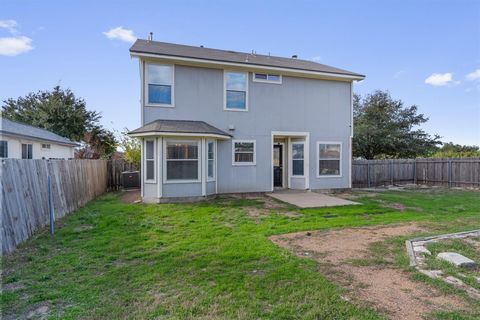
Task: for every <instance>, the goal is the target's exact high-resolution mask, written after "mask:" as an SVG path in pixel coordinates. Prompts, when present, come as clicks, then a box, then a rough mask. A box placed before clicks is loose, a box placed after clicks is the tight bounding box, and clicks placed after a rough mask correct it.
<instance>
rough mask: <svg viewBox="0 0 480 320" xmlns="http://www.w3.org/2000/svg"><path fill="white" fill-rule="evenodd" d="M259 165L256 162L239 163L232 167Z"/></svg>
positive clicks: (233, 164)
mask: <svg viewBox="0 0 480 320" xmlns="http://www.w3.org/2000/svg"><path fill="white" fill-rule="evenodd" d="M256 165H257V164H256V163H255V162H253V163H249V162H247V163H238V162H234V163H232V166H235V167H243V166H256Z"/></svg>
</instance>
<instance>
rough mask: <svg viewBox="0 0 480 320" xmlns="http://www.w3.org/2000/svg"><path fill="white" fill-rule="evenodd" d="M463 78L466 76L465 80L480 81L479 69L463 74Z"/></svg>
mask: <svg viewBox="0 0 480 320" xmlns="http://www.w3.org/2000/svg"><path fill="white" fill-rule="evenodd" d="M465 78H467V80H470V81H475V80H478V81H480V69H477V70H475V71H473V72H470V73H469V74H467V75H466V76H465Z"/></svg>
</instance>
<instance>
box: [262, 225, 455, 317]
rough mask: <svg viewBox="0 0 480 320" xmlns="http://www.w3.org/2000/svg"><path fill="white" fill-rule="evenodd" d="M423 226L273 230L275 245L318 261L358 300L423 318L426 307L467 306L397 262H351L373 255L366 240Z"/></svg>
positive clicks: (399, 314)
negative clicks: (414, 277)
mask: <svg viewBox="0 0 480 320" xmlns="http://www.w3.org/2000/svg"><path fill="white" fill-rule="evenodd" d="M418 231H421V229H420V228H419V227H418V226H417V225H415V224H403V225H396V226H383V227H369V228H355V229H342V230H333V231H309V232H298V233H292V234H285V235H277V236H272V237H271V238H270V239H271V240H272V241H273V242H274V243H276V244H277V245H279V246H281V247H283V248H286V249H289V250H291V251H293V252H294V253H295V254H297V255H299V256H302V257H305V256H309V257H312V258H314V259H315V260H317V261H318V262H319V265H320V271H321V272H322V273H324V274H325V275H326V276H327V277H328V278H330V279H331V280H333V281H335V282H337V283H339V284H340V285H342V286H344V287H345V288H347V289H348V290H349V298H350V299H352V300H354V301H356V302H357V303H360V304H361V303H362V302H363V303H365V302H367V303H368V304H371V305H373V307H374V308H375V309H377V310H378V311H380V312H382V313H385V314H386V315H387V316H388V317H389V318H390V319H422V316H424V315H425V314H427V313H430V312H435V311H440V310H450V311H451V310H454V309H461V308H463V307H464V304H463V302H462V301H460V300H459V299H458V298H456V297H454V296H446V295H443V294H442V293H440V292H439V291H437V290H435V289H434V288H432V287H429V286H427V285H426V284H424V283H422V282H418V281H413V280H411V279H410V277H409V273H408V272H406V271H403V270H401V269H398V268H395V267H394V266H393V265H381V266H380V265H366V266H358V265H354V264H352V260H354V259H366V258H369V255H370V253H369V250H368V246H369V245H370V244H373V243H374V242H378V241H382V240H385V239H387V238H389V237H394V236H401V235H408V234H412V233H414V232H418Z"/></svg>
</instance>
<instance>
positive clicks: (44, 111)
mask: <svg viewBox="0 0 480 320" xmlns="http://www.w3.org/2000/svg"><path fill="white" fill-rule="evenodd" d="M1 113H2V117H5V118H8V119H11V120H13V121H18V122H22V123H26V124H30V125H32V126H35V127H39V128H44V129H46V130H49V131H51V132H54V133H56V134H58V135H60V136H62V137H66V138H69V139H70V140H73V141H81V142H83V147H82V148H81V149H80V150H79V153H78V154H79V156H80V157H86V158H94V159H98V158H110V157H111V155H112V154H113V152H115V149H116V143H117V142H116V140H115V136H114V134H113V133H112V132H110V131H109V130H107V129H105V128H103V127H102V126H101V125H100V124H99V120H100V117H101V116H100V114H99V113H98V112H96V111H89V110H87V107H86V102H85V100H84V99H82V98H77V97H76V96H75V94H74V93H73V92H72V91H71V90H70V89H62V88H61V87H60V86H56V87H54V88H53V90H51V91H38V92H36V93H33V92H32V93H29V94H27V95H26V96H25V97H19V98H17V99H13V98H10V99H7V100H4V101H3V105H2V111H1ZM82 155H84V156H82Z"/></svg>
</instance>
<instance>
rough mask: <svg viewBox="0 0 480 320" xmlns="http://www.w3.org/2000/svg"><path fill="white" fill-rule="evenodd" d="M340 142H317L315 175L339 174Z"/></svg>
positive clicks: (337, 175)
mask: <svg viewBox="0 0 480 320" xmlns="http://www.w3.org/2000/svg"><path fill="white" fill-rule="evenodd" d="M341 156H342V144H341V143H340V142H319V143H318V145H317V157H318V158H317V160H318V161H317V176H318V177H329V176H330V177H339V176H341V158H342V157H341Z"/></svg>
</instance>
